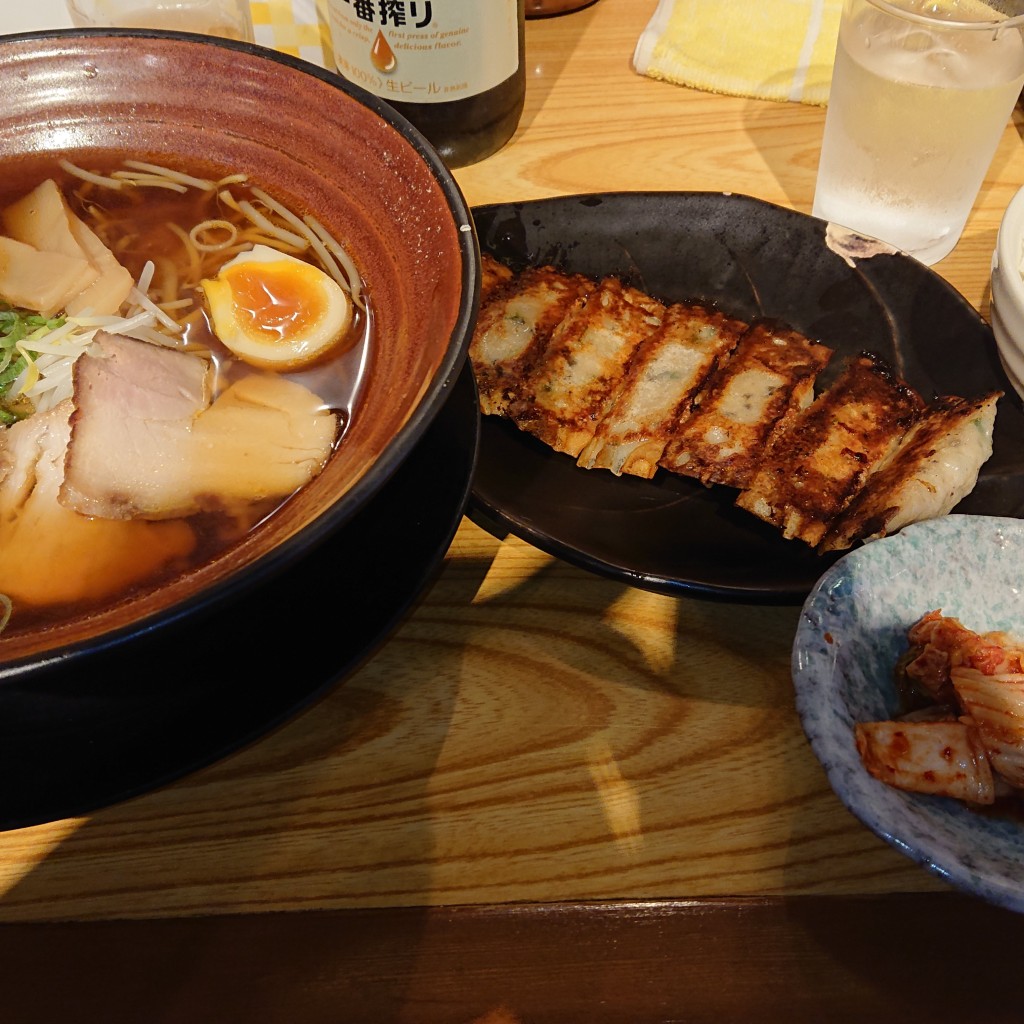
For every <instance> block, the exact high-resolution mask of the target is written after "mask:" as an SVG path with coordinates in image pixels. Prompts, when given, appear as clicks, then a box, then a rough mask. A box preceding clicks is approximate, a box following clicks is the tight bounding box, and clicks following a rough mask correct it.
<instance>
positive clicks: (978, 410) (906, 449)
mask: <svg viewBox="0 0 1024 1024" xmlns="http://www.w3.org/2000/svg"><path fill="white" fill-rule="evenodd" d="M1000 395H1001V392H993V393H992V394H989V395H985V396H984V397H983V398H980V399H977V400H975V401H969V400H968V399H965V398H957V397H955V396H946V397H943V398H939V399H937V400H936V401H935V402H933V403H932V404H931V406H929V408H928V410H927V411H926V412H925V414H924V415H923V416H922V417H921V419H919V420H918V421H917V422H916V423H915V424H914V425H913V427H911V428H910V430H909V431H908V432H907V435H906V437H905V438H904V439H903V440H902V441H901V442H900V444H899V446H898V447H897V448H896V450H895V451H894V452H893V453H892V455H891V456H890V458H889V459H887V460H886V462H885V463H884V464H883V465H882V466H880V467H879V468H878V470H877V471H876V472H875V473H873V474H872V476H871V478H870V480H869V481H868V485H867V486H866V487H865V488H864V490H862V491H861V493H860V494H858V495H857V497H856V498H855V499H854V500H853V501H852V502H851V503H850V506H849V508H847V509H846V511H844V512H843V514H842V515H841V516H840V517H839V518H838V519H837V520H836V522H835V523H833V524H832V526H831V527H830V528H829V530H828V533H827V534H826V535H825V538H824V539H823V540H822V542H821V545H820V547H821V550H822V551H843V550H845V549H846V548H848V547H850V546H851V545H852V544H853V543H854V542H855V541H858V540H867V539H869V538H874V537H884V536H886V535H888V534H890V533H895V532H896V531H897V530H900V529H902V528H903V527H904V526H907V525H908V524H910V523H919V522H923V521H924V520H927V519H936V518H938V517H939V516H944V515H946V514H947V513H948V512H950V511H952V509H953V508H955V507H956V505H957V504H959V502H960V501H961V500H962V499H963V498H964V497H966V496H967V495H968V494H970V493H971V491H972V490H974V486H975V484H976V483H977V482H978V473H979V471H980V470H981V467H982V466H983V465H984V464H985V462H986V461H987V460H988V458H989V456H990V455H991V454H992V431H993V428H994V426H995V418H996V403H997V402H998V400H999V398H1000Z"/></svg>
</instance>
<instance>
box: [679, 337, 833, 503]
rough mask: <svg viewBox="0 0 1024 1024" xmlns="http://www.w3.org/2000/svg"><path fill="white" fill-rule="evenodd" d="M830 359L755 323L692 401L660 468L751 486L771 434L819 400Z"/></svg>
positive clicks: (821, 348) (803, 341)
mask: <svg viewBox="0 0 1024 1024" xmlns="http://www.w3.org/2000/svg"><path fill="white" fill-rule="evenodd" d="M831 355H832V350H831V349H830V348H828V347H826V346H825V345H820V344H817V343H816V342H814V341H811V340H810V339H808V338H806V337H804V336H803V335H802V334H799V333H798V332H797V331H793V330H789V329H788V328H785V327H781V326H778V325H774V324H769V323H759V324H756V325H755V326H754V327H752V328H751V329H750V330H749V331H747V333H746V334H745V335H744V336H743V337H742V338H741V339H740V343H739V344H738V345H737V346H736V349H735V351H734V352H733V354H732V357H731V358H730V359H729V361H728V362H727V363H725V365H724V366H723V367H721V368H720V369H719V370H718V371H717V372H716V373H714V374H713V375H712V376H711V378H710V379H709V380H708V382H707V383H706V385H705V387H704V388H703V389H702V390H701V391H700V393H699V394H698V395H697V397H696V398H695V399H694V403H693V407H692V409H691V410H689V412H688V413H687V414H686V415H685V416H684V418H683V420H682V422H681V423H680V424H679V426H678V427H677V429H676V430H675V431H674V436H673V437H672V439H671V440H670V441H669V443H668V445H667V446H666V448H665V454H664V455H663V456H662V459H661V465H662V466H664V467H665V468H666V469H669V470H671V471H672V472H674V473H681V474H683V475H685V476H693V477H696V478H697V479H698V480H700V481H701V482H702V483H705V484H725V485H726V486H728V487H744V486H746V484H747V483H748V482H749V481H750V479H751V477H752V476H753V475H754V472H755V471H756V469H757V467H758V465H759V463H760V461H761V458H762V457H763V455H764V450H765V445H766V444H767V443H768V439H769V437H770V436H771V434H772V431H773V430H775V429H776V427H777V426H778V425H779V423H780V422H782V421H783V420H784V419H785V418H786V417H787V416H789V415H791V414H793V413H794V412H795V411H796V410H798V409H800V408H802V407H803V406H805V405H807V404H808V403H809V402H810V401H811V399H812V398H813V397H814V380H815V377H816V376H817V375H818V373H819V372H820V371H821V370H822V369H823V368H824V367H825V365H826V364H827V362H828V360H829V358H830V357H831Z"/></svg>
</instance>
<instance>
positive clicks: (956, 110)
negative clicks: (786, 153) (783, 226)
mask: <svg viewBox="0 0 1024 1024" xmlns="http://www.w3.org/2000/svg"><path fill="white" fill-rule="evenodd" d="M1014 6H1015V5H1012V4H1006V3H996V2H994V0H993V2H985V0H844V4H843V14H842V19H841V22H840V26H839V40H838V45H837V48H836V59H835V66H834V70H833V73H832V89H831V93H830V95H829V101H828V113H827V116H826V119H825V134H824V138H823V141H822V147H821V158H820V162H819V165H818V180H817V186H816V189H815V193H814V208H813V213H814V215H815V216H817V217H822V218H824V219H825V220H828V221H831V222H832V223H834V224H838V225H841V226H843V227H846V228H850V229H852V230H853V231H855V232H857V233H858V234H863V235H868V236H870V237H872V238H878V239H881V240H882V241H885V242H889V243H890V244H892V245H894V246H896V247H897V248H899V249H902V250H904V251H905V252H908V253H910V254H911V255H913V256H916V257H917V258H918V259H919V260H920V261H921V262H922V263H927V264H932V263H936V262H937V261H938V260H940V259H942V257H943V256H945V255H947V254H948V253H949V252H950V251H951V250H952V248H953V247H954V246H955V245H956V243H957V241H958V240H959V238H960V235H961V233H962V232H963V229H964V224H965V223H966V221H967V216H968V214H969V213H970V212H971V207H972V206H973V205H974V200H975V198H976V197H977V195H978V191H979V189H980V188H981V183H982V181H983V180H984V178H985V172H986V171H987V170H988V167H989V164H990V163H991V162H992V157H993V154H994V153H995V150H996V147H997V146H998V144H999V140H1000V138H1001V137H1002V133H1003V129H1004V128H1005V127H1006V122H1007V119H1008V118H1009V116H1010V113H1011V111H1012V110H1013V105H1014V103H1015V102H1016V100H1017V97H1018V96H1019V95H1020V92H1021V87H1022V86H1024V3H1022V4H1019V5H1016V6H1018V7H1020V8H1021V9H1020V10H1019V11H1016V10H1014Z"/></svg>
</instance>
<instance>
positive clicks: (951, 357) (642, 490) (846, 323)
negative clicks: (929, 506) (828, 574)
mask: <svg viewBox="0 0 1024 1024" xmlns="http://www.w3.org/2000/svg"><path fill="white" fill-rule="evenodd" d="M473 214H474V217H475V219H476V225H477V231H478V234H479V239H480V247H481V249H483V250H484V251H486V252H489V253H491V254H493V255H494V256H495V257H497V258H498V259H500V260H502V261H503V262H506V263H509V264H510V265H512V266H513V267H515V268H516V269H519V268H521V267H523V266H525V265H527V264H541V263H550V264H554V265H555V266H558V267H561V268H564V269H566V270H570V271H576V272H579V273H583V274H587V275H589V276H591V277H600V276H602V275H606V274H613V275H618V276H621V277H623V278H624V279H626V280H627V281H628V282H629V283H631V284H633V285H636V286H637V287H638V288H641V289H643V290H644V291H646V292H648V293H650V294H651V295H654V296H656V297H657V298H659V299H662V300H663V301H670V302H672V301H687V300H689V301H699V302H704V303H711V304H713V305H715V306H717V307H719V308H720V309H722V310H723V311H724V312H727V313H729V314H731V315H733V316H737V317H740V318H742V319H744V320H748V321H749V320H754V319H756V318H758V317H772V318H777V319H779V320H782V321H784V322H786V323H788V324H789V325H790V326H791V327H793V328H795V329H796V330H798V331H800V332H802V333H803V334H806V335H807V336H808V337H811V338H816V339H818V340H820V341H822V342H824V343H826V344H827V345H829V346H830V347H832V348H834V349H835V350H836V353H837V355H843V354H854V353H856V352H859V351H862V350H865V349H867V350H871V351H874V352H877V353H879V354H880V355H881V356H883V357H884V358H885V359H887V360H888V361H889V362H890V363H891V364H892V366H893V367H894V368H895V369H896V371H897V372H898V373H899V374H900V375H901V376H902V377H903V378H904V379H906V380H907V381H908V382H909V383H910V384H912V385H913V386H914V387H915V388H917V389H918V390H919V391H920V392H921V394H923V395H924V396H925V397H929V398H930V397H932V396H933V395H939V394H955V395H963V396H965V397H974V396H977V395H981V394H983V393H985V392H988V391H992V390H995V389H1001V390H1003V391H1005V393H1006V394H1005V396H1004V397H1003V398H1002V399H1001V400H1000V403H999V411H998V415H997V419H996V430H995V451H994V452H993V455H992V458H991V459H990V460H989V461H988V462H987V463H986V465H985V466H984V468H983V470H982V473H981V477H980V479H979V481H978V485H977V487H976V488H975V490H974V492H973V493H972V494H971V495H970V496H969V497H967V498H966V499H964V501H963V502H961V503H960V505H959V506H958V509H957V511H958V512H962V513H979V514H986V515H997V516H1016V517H1019V516H1020V515H1021V512H1022V509H1024V467H1022V465H1021V457H1022V456H1024V412H1022V409H1021V403H1020V400H1019V399H1018V398H1017V396H1016V393H1015V392H1014V391H1013V388H1012V387H1011V385H1010V384H1009V382H1008V381H1007V379H1006V377H1005V375H1004V373H1003V370H1002V367H1001V366H1000V363H999V358H998V355H997V352H996V347H995V342H994V339H993V337H992V333H991V331H990V329H989V327H988V326H987V325H986V324H985V322H984V321H983V320H982V319H981V317H980V316H979V315H978V313H977V311H976V310H974V308H973V307H972V306H971V305H970V304H969V303H968V302H967V300H966V299H964V297H963V296H962V295H960V294H959V292H957V291H956V290H955V289H954V288H952V287H951V286H950V285H949V284H948V283H947V282H945V281H944V280H943V279H942V278H941V277H939V276H938V274H936V273H934V272H933V271H931V270H929V269H928V268H927V267H925V266H924V265H923V264H921V263H919V262H918V261H917V260H914V259H913V258H911V257H909V256H905V255H902V254H884V255H875V256H871V257H869V258H862V259H857V260H855V261H848V260H847V259H844V258H843V257H842V256H840V255H837V253H835V252H834V251H832V249H830V248H829V246H828V245H827V244H826V241H825V229H826V225H825V222H824V221H821V220H818V219H816V218H813V217H808V216H807V215H805V214H801V213H797V212H795V211H793V210H787V209H784V208H783V207H779V206H775V205H772V204H770V203H766V202H763V201H761V200H758V199H753V198H751V197H749V196H742V195H734V194H728V193H724V194H723V193H717V192H714V193H712V192H654V193H652V192H629V193H608V194H601V195H585V196H564V197H560V198H555V199H543V200H536V201H532V202H523V203H507V204H502V205H494V206H482V207H477V208H475V209H474V211H473ZM838 362H839V360H838V359H833V365H836V364H837V363H838ZM822 379H823V380H827V379H828V378H827V376H826V377H823V378H822ZM735 497H736V492H735V491H733V490H730V489H728V488H724V487H715V488H710V489H709V488H705V487H703V486H702V485H700V484H698V483H695V482H694V481H691V480H687V479H685V478H682V477H677V476H674V475H672V474H670V473H667V472H664V471H659V473H658V475H657V476H656V477H655V478H654V479H653V480H640V479H636V478H626V477H615V476H613V475H612V474H611V473H607V472H604V471H598V470H583V469H579V468H578V467H577V466H576V463H575V461H574V460H573V459H572V458H570V457H569V456H566V455H562V454H559V453H557V452H555V451H552V450H551V449H549V448H547V447H546V446H545V445H543V444H541V443H539V442H536V441H535V440H534V439H533V438H532V437H530V436H528V435H526V434H523V433H521V432H520V431H518V430H517V429H516V428H515V427H514V426H513V425H512V424H511V423H509V422H508V421H505V420H501V419H498V418H495V417H484V421H483V424H482V427H481V440H480V456H479V460H478V465H477V471H476V476H475V479H474V483H473V493H472V501H471V509H470V513H471V515H472V516H473V518H475V519H477V521H478V522H480V523H481V524H482V525H484V526H485V527H487V528H489V529H491V530H493V531H494V532H499V533H500V532H501V531H510V532H512V533H514V534H516V535H517V536H520V537H522V538H523V539H525V540H528V541H530V542H531V543H532V544H535V545H536V546H537V547H539V548H542V549H543V550H545V551H548V552H549V553H551V554H554V555H557V556H558V557H560V558H563V559H565V560H566V561H569V562H572V563H575V564H576V565H579V566H581V567H583V568H585V569H588V570H591V571H593V572H596V573H600V574H602V575H605V576H609V577H611V578H613V579H617V580H621V581H624V582H626V583H629V584H632V585H634V586H639V587H643V588H646V589H649V590H653V591H657V592H663V593H669V594H688V595H691V596H703V597H712V598H726V599H733V600H743V601H751V602H758V603H775V604H797V603H800V602H802V601H803V599H804V598H805V597H806V596H807V594H808V593H809V592H810V590H811V588H812V586H813V585H814V583H815V581H816V580H817V579H818V578H819V577H820V576H821V575H822V573H824V571H825V570H826V569H827V568H828V567H829V566H830V565H831V564H832V562H834V561H835V556H832V557H822V556H818V555H815V554H814V553H813V552H811V551H810V550H809V549H808V548H806V547H805V546H804V545H803V544H802V543H800V542H798V541H786V540H784V539H783V538H782V537H781V535H780V534H778V533H777V531H775V530H774V529H773V528H772V527H770V526H768V525H766V524H764V523H761V522H760V521H759V520H757V519H756V518H755V517H754V516H752V515H750V514H749V513H746V512H743V511H741V510H739V509H737V508H735V507H734V506H733V501H734V499H735Z"/></svg>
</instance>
